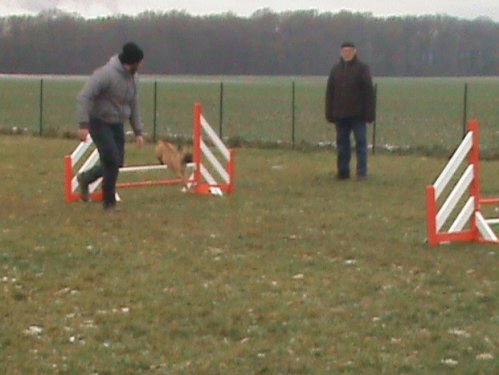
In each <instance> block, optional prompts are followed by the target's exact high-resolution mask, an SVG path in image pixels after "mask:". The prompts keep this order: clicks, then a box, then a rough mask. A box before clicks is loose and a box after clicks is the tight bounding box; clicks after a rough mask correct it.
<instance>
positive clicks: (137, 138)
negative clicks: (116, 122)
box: [135, 135, 144, 147]
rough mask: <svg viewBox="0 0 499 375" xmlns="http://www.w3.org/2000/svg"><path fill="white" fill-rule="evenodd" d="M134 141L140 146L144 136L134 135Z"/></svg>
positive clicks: (142, 143)
mask: <svg viewBox="0 0 499 375" xmlns="http://www.w3.org/2000/svg"><path fill="white" fill-rule="evenodd" d="M135 142H136V143H137V146H139V147H142V146H143V145H144V137H143V136H142V135H137V136H136V137H135Z"/></svg>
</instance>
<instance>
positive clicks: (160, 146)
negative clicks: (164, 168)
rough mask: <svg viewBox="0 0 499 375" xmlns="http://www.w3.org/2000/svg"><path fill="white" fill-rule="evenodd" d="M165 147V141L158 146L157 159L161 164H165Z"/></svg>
mask: <svg viewBox="0 0 499 375" xmlns="http://www.w3.org/2000/svg"><path fill="white" fill-rule="evenodd" d="M164 147H165V145H164V143H163V141H159V142H158V144H157V145H156V158H158V161H159V164H165V163H164V162H163V157H162V154H163V148H164Z"/></svg>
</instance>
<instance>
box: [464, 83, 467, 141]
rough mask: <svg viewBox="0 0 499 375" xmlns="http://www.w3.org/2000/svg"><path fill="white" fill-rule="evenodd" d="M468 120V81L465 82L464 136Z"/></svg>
mask: <svg viewBox="0 0 499 375" xmlns="http://www.w3.org/2000/svg"><path fill="white" fill-rule="evenodd" d="M467 121H468V82H465V83H464V99H463V138H464V137H465V136H466V133H467V129H466V122H467Z"/></svg>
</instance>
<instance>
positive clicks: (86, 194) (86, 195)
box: [76, 173, 90, 202]
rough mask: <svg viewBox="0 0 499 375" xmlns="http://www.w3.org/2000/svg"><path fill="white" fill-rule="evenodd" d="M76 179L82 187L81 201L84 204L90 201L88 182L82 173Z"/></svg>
mask: <svg viewBox="0 0 499 375" xmlns="http://www.w3.org/2000/svg"><path fill="white" fill-rule="evenodd" d="M76 179H77V180H78V185H80V196H81V200H82V201H83V202H88V201H89V200H90V193H89V191H88V185H89V184H88V182H87V181H85V178H84V177H83V174H82V173H80V174H79V175H78V176H76Z"/></svg>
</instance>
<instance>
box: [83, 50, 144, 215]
mask: <svg viewBox="0 0 499 375" xmlns="http://www.w3.org/2000/svg"><path fill="white" fill-rule="evenodd" d="M143 58H144V53H143V51H142V50H141V49H140V48H139V47H138V46H137V45H136V44H135V43H132V42H129V43H126V44H125V45H124V46H123V50H122V52H121V53H120V54H119V55H115V56H113V57H112V58H111V59H110V60H109V62H108V63H107V64H106V65H104V66H103V67H101V68H99V69H97V70H96V71H95V72H94V73H93V74H92V76H91V77H90V79H89V80H88V81H87V83H86V84H85V86H84V87H83V89H82V90H81V92H80V94H79V95H78V99H77V103H78V122H79V125H80V129H79V136H80V139H81V140H82V141H85V140H86V139H87V137H88V135H89V134H90V135H91V136H92V140H93V141H94V143H95V145H96V147H97V150H99V158H100V165H96V166H95V167H93V168H91V169H90V170H88V171H84V172H82V173H80V174H79V175H78V182H79V184H80V192H81V196H82V200H84V201H87V200H88V199H89V191H88V186H89V184H91V183H92V182H93V181H95V180H97V179H98V178H99V177H102V178H103V179H102V192H103V196H104V209H108V210H109V209H111V210H112V209H114V208H115V207H116V198H115V196H116V181H117V179H118V174H119V169H120V167H121V166H122V165H123V160H124V154H125V133H124V122H125V121H130V123H131V125H132V128H133V131H134V133H135V136H136V140H137V144H138V145H139V146H141V145H142V144H143V143H144V138H143V135H142V133H143V129H144V125H143V123H142V120H141V118H140V112H139V100H138V88H137V83H136V81H135V73H136V72H137V70H138V69H139V67H140V65H141V63H142V60H143Z"/></svg>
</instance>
